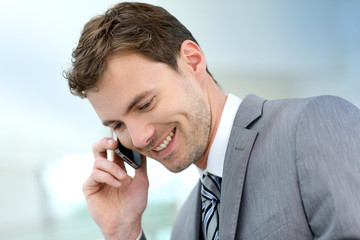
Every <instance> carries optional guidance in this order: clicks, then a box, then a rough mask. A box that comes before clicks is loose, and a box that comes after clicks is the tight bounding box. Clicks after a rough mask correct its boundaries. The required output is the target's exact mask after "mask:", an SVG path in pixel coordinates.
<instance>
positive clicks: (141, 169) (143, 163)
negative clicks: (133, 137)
mask: <svg viewBox="0 0 360 240" xmlns="http://www.w3.org/2000/svg"><path fill="white" fill-rule="evenodd" d="M146 165H147V159H146V157H145V156H144V155H141V167H139V168H138V169H135V175H137V174H139V175H143V176H145V177H147V166H146Z"/></svg>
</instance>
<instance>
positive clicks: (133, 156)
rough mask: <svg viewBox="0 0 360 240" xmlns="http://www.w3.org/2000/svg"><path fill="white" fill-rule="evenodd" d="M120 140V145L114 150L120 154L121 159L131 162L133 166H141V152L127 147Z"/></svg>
mask: <svg viewBox="0 0 360 240" xmlns="http://www.w3.org/2000/svg"><path fill="white" fill-rule="evenodd" d="M117 141H118V147H117V148H116V149H115V150H114V152H115V153H116V155H118V156H119V157H120V158H121V159H123V160H124V161H125V162H126V163H127V164H129V165H130V166H131V167H133V168H135V169H137V168H139V167H140V166H141V154H140V153H138V152H136V151H134V150H131V149H128V148H125V147H124V146H123V145H122V144H121V143H120V141H119V139H118V140H117Z"/></svg>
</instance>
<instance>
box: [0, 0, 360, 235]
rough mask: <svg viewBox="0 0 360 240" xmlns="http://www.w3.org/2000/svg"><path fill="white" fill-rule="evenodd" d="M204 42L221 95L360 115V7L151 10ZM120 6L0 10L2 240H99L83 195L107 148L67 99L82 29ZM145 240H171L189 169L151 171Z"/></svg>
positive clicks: (54, 3) (39, 3)
mask: <svg viewBox="0 0 360 240" xmlns="http://www.w3.org/2000/svg"><path fill="white" fill-rule="evenodd" d="M146 2H148V3H153V4H156V5H160V6H163V7H165V8H166V9H167V10H168V11H169V12H170V13H172V14H174V15H175V16H176V17H177V18H178V19H179V20H180V21H181V22H182V23H183V24H184V25H185V26H187V27H188V28H189V30H190V31H191V32H192V33H193V35H194V36H195V38H196V39H197V40H198V41H199V43H200V46H201V48H202V49H203V51H204V53H205V56H206V58H207V60H208V66H209V69H210V71H211V72H212V74H213V75H214V77H215V79H217V81H218V82H219V83H220V84H221V85H222V87H223V89H224V91H225V92H231V93H233V94H236V95H238V96H239V97H241V98H243V97H245V96H246V95H247V94H249V93H255V94H257V95H260V96H262V97H264V98H267V99H275V98H287V97H308V96H314V95H322V94H331V95H338V96H341V97H343V98H345V99H347V100H349V101H351V102H352V103H354V104H355V105H356V106H358V107H359V106H360V94H359V90H360V81H359V77H360V1H358V0H323V1H322V0H318V1H313V0H302V1H285V0H283V1H281V0H263V1H257V0H255V1H254V0H251V1H250V0H246V1H244V0H232V1H230V0H228V1H215V0H197V1H190V0H181V1H180V0H173V1H166V0H158V1H155V0H154V1H146ZM115 3H117V1H109V0H102V1H95V0H87V1H85V0H75V1H74V0H71V1H70V0H62V1H60V0H32V1H25V0H0V36H1V38H0V109H1V115H0V116H1V117H0V183H1V187H0V215H1V218H0V239H6V240H30V239H31V240H35V239H36V240H65V239H66V240H68V239H77V240H82V239H83V240H99V239H102V237H101V234H100V232H99V230H98V228H97V226H96V225H95V224H94V223H93V222H92V220H91V218H90V216H89V214H88V212H87V209H86V204H85V201H84V198H83V196H82V192H81V186H82V183H83V182H84V181H85V179H86V178H87V176H88V174H89V173H90V170H91V168H92V163H93V159H92V156H91V145H92V143H93V142H95V141H97V140H98V139H100V138H102V137H104V136H108V135H109V131H108V129H106V128H105V127H103V126H102V125H101V124H100V121H99V120H98V118H97V116H96V114H95V112H94V111H93V110H92V108H91V106H90V104H89V103H88V101H87V100H82V99H80V98H78V97H74V96H72V95H71V94H70V93H69V90H68V87H67V82H66V80H65V79H63V77H62V72H63V70H65V69H68V68H69V67H70V64H71V52H72V50H73V49H74V48H75V47H76V45H77V42H78V39H79V36H80V32H81V30H82V27H83V25H84V24H85V23H86V22H87V21H88V20H89V19H90V18H91V17H93V16H95V15H98V14H102V13H103V12H104V11H105V10H106V9H107V8H108V7H111V6H113V5H114V4H115ZM148 168H149V170H148V171H149V178H150V197H149V204H148V209H147V210H146V212H145V216H144V220H143V222H144V226H143V228H144V230H145V232H146V234H147V236H148V239H169V235H170V231H171V225H172V222H173V220H174V216H175V214H176V211H177V210H178V208H179V206H180V205H181V203H182V202H183V201H184V198H185V197H186V195H187V194H188V193H189V191H190V190H191V188H192V186H193V185H194V184H195V183H196V181H197V179H198V172H197V170H196V169H195V168H194V167H191V168H190V169H188V170H186V171H184V172H182V173H180V174H172V173H169V172H168V171H167V170H166V169H165V168H164V167H162V166H160V165H159V164H157V163H156V162H154V161H149V163H148Z"/></svg>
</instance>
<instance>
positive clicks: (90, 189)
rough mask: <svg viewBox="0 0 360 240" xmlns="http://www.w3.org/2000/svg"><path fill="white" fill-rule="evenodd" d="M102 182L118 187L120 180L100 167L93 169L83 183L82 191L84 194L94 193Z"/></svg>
mask: <svg viewBox="0 0 360 240" xmlns="http://www.w3.org/2000/svg"><path fill="white" fill-rule="evenodd" d="M104 184H106V185H109V186H112V187H115V188H117V187H120V186H121V182H120V181H119V180H118V179H116V178H114V176H112V175H111V174H109V173H107V172H104V171H101V170H100V169H93V171H92V173H91V175H90V177H89V178H88V179H87V180H86V182H85V183H84V185H83V192H84V194H85V196H89V195H92V194H94V193H96V192H97V191H98V190H99V189H100V188H101V187H102V186H103V185H104Z"/></svg>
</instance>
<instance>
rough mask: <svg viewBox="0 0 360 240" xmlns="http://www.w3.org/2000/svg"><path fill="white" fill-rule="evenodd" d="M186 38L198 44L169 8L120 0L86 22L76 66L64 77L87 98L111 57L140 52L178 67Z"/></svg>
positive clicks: (75, 91) (73, 90) (75, 56)
mask: <svg viewBox="0 0 360 240" xmlns="http://www.w3.org/2000/svg"><path fill="white" fill-rule="evenodd" d="M185 40H191V41H194V42H195V43H196V44H197V42H196V40H195V39H194V37H193V36H192V34H191V33H190V31H189V30H188V29H186V27H185V26H183V25H182V24H181V23H180V22H179V21H178V20H177V19H176V18H175V17H174V16H172V15H171V14H170V13H168V12H167V11H166V10H165V9H163V8H161V7H157V6H153V5H149V4H145V3H129V2H123V3H119V4H117V5H115V6H114V7H113V8H110V9H109V10H107V11H106V12H105V14H104V15H100V16H97V17H95V18H93V19H91V20H90V21H89V22H88V23H87V24H86V25H85V26H84V29H83V32H82V34H81V37H80V40H79V44H78V46H77V47H76V49H75V50H74V51H73V53H72V68H71V69H70V70H69V71H68V72H64V77H65V78H66V79H68V81H69V88H70V91H71V93H72V94H74V95H77V96H80V97H81V98H84V97H86V91H87V90H90V89H94V88H96V84H97V81H98V80H99V79H101V77H102V75H103V73H104V72H105V70H106V65H107V60H108V59H109V58H110V57H112V56H114V55H117V54H120V53H124V52H134V53H139V54H141V55H143V56H146V57H148V58H149V59H152V60H154V61H157V62H163V63H166V64H168V65H169V66H170V67H171V68H173V69H174V70H175V71H177V70H178V65H177V57H178V56H179V51H180V46H181V44H182V43H183V42H184V41H185ZM208 73H209V71H208ZM209 74H210V73H209Z"/></svg>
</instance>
